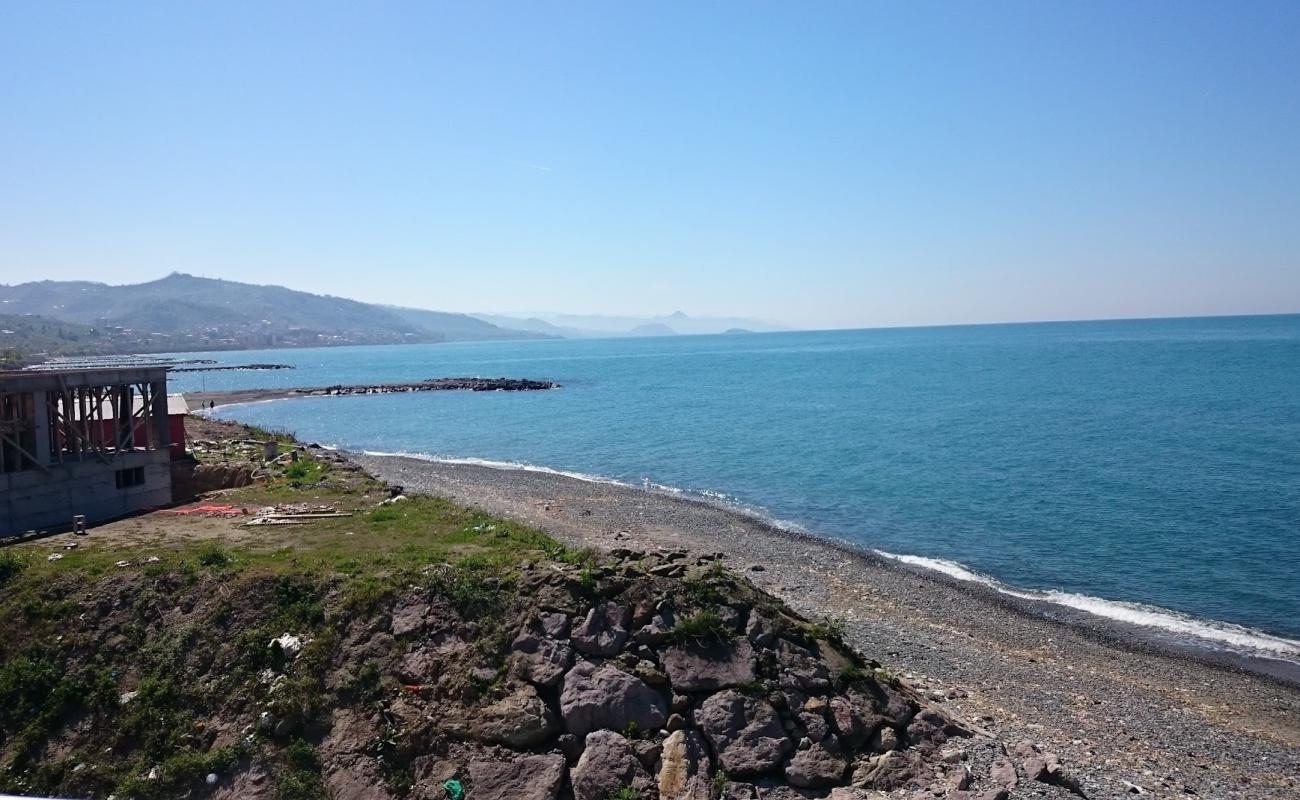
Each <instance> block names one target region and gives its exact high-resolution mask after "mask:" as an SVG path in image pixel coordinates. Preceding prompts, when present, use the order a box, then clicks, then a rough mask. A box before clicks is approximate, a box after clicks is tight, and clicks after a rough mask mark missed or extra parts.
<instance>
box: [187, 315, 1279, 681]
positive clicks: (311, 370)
mask: <svg viewBox="0 0 1300 800" xmlns="http://www.w3.org/2000/svg"><path fill="white" fill-rule="evenodd" d="M180 357H183V358H195V357H206V358H214V359H216V360H218V361H219V362H221V363H223V364H241V363H249V362H277V363H284V364H290V365H292V366H294V367H295V369H293V370H283V371H276V372H211V373H182V374H176V375H174V376H173V378H172V384H173V387H172V391H194V390H200V389H206V390H208V391H212V390H219V389H235V388H252V387H290V386H293V387H300V386H325V385H330V384H338V383H344V384H355V383H380V382H396V381H416V380H422V379H426V378H437V377H455V376H482V377H498V376H508V377H523V378H535V379H550V380H554V381H558V382H559V383H561V384H562V388H560V389H558V390H553V391H543V392H519V393H513V392H488V393H473V392H426V393H411V394H389V395H372V396H353V397H324V398H304V399H290V400H280V401H270V402H261V403H251V404H244V405H234V406H225V407H219V408H217V409H216V410H215V412H214V413H215V415H216V416H218V417H223V418H230V419H236V420H240V421H243V422H248V423H253V424H256V425H260V426H265V427H269V428H275V429H285V430H290V431H293V432H295V433H296V434H297V435H298V436H299V437H301V438H303V439H306V440H309V441H315V442H319V443H322V444H326V445H328V446H334V447H339V448H345V449H349V450H357V451H368V452H372V453H400V454H406V455H417V456H421V457H424V458H429V459H436V460H446V461H453V462H468V463H475V464H488V465H496V466H501V467H505V468H511V469H538V470H550V471H557V472H562V473H565V474H570V475H574V476H577V477H581V478H585V479H588V480H612V481H617V482H621V483H626V484H629V485H632V486H637V487H642V488H647V489H650V490H654V491H666V492H673V493H679V494H681V495H684V496H690V497H695V498H698V499H702V500H706V501H708V502H713V503H718V504H722V505H725V506H729V507H732V508H735V509H737V510H739V511H742V512H744V513H749V514H755V515H759V516H762V517H764V518H766V519H768V520H770V521H772V522H775V523H777V524H780V525H784V526H787V527H790V528H793V529H797V530H801V531H805V532H810V533H814V534H819V535H823V536H826V537H831V538H836V539H841V540H846V541H848V542H851V543H853V544H855V545H858V546H860V547H863V548H866V549H870V550H874V551H877V552H879V553H882V554H885V555H887V556H890V557H892V558H896V559H898V560H900V561H905V562H908V563H910V564H913V565H915V566H919V567H923V568H928V569H933V570H938V571H941V572H944V573H946V574H948V575H949V576H951V577H954V578H957V579H960V580H968V581H974V582H978V583H981V584H984V585H985V586H988V587H991V588H993V589H996V590H998V591H1003V592H1007V593H1009V594H1015V595H1018V596H1021V597H1027V598H1031V599H1035V600H1043V601H1046V602H1048V603H1054V604H1058V605H1060V606H1064V607H1068V608H1070V609H1073V610H1074V612H1072V613H1077V612H1086V613H1088V614H1094V615H1098V616H1100V617H1106V618H1109V619H1112V620H1120V621H1123V622H1128V623H1132V624H1134V625H1137V626H1141V627H1144V628H1147V629H1150V630H1152V631H1158V632H1160V633H1161V634H1163V635H1165V636H1167V637H1173V638H1184V639H1186V640H1187V641H1189V642H1194V643H1196V644H1198V645H1202V646H1207V647H1211V648H1219V649H1223V650H1226V651H1230V652H1233V653H1241V654H1248V655H1252V656H1262V657H1265V658H1274V659H1282V660H1287V661H1293V662H1300V315H1286V316H1256V317H1230V318H1196V319H1158V320H1126V321H1103V322H1062V323H1036V324H1008V325H981V326H954V327H929V328H894V329H878V330H851V331H825V332H792V333H770V334H767V333H764V334H722V335H715V336H676V337H673V336H668V337H655V338H624V339H593V340H570V339H566V340H559V339H557V340H540V341H502V342H474V343H450V344H431V345H406V346H380V347H338V348H320V349H298V350H268V351H259V352H248V351H243V352H219V353H208V354H192V353H191V354H184V355H183V356H180Z"/></svg>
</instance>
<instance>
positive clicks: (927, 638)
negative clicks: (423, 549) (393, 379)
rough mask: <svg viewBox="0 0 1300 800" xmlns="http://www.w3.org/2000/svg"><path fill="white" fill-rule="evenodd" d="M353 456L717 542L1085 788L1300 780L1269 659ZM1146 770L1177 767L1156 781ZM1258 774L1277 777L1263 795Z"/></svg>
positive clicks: (468, 500) (470, 497) (794, 601)
mask: <svg viewBox="0 0 1300 800" xmlns="http://www.w3.org/2000/svg"><path fill="white" fill-rule="evenodd" d="M347 455H348V457H349V458H350V459H351V460H353V461H355V462H356V463H358V464H360V465H361V466H362V467H364V468H365V469H366V470H367V471H370V472H372V473H373V474H375V475H377V476H379V477H381V478H383V479H385V480H387V481H389V482H390V483H395V484H400V485H402V486H404V487H406V489H408V490H410V491H416V492H421V493H428V494H434V495H439V496H443V497H447V498H449V499H452V500H454V501H457V502H460V503H463V504H466V505H471V506H476V507H479V508H482V509H483V510H485V511H488V512H489V513H492V514H495V515H499V516H506V517H511V518H514V519H518V520H520V521H521V522H525V523H527V524H530V525H534V526H537V527H540V528H542V529H544V530H547V531H548V532H549V533H552V534H553V535H555V536H557V537H558V538H561V539H563V540H566V541H568V542H569V543H572V544H576V545H580V546H587V547H593V548H597V549H603V550H610V549H615V548H620V547H623V548H639V549H647V550H653V549H656V548H669V549H686V550H689V551H692V552H709V553H713V552H721V553H723V554H724V556H725V559H724V560H725V562H726V563H728V564H729V566H731V567H732V568H734V569H736V570H738V571H740V572H742V573H743V574H745V575H746V576H747V577H748V578H750V579H751V580H753V581H754V582H755V583H756V584H758V585H759V586H760V587H761V588H763V589H765V590H767V591H769V592H772V593H773V594H775V595H777V596H778V597H780V598H781V599H783V600H785V601H786V602H788V603H790V604H791V605H792V606H793V607H794V608H796V610H798V611H800V612H801V613H803V614H805V615H806V616H808V617H809V618H810V619H821V618H823V617H833V618H837V619H843V620H844V623H845V628H846V633H847V635H848V636H849V638H850V640H851V641H852V643H853V644H854V645H856V646H858V647H859V648H861V649H862V650H863V651H864V652H865V653H867V654H868V655H869V656H872V657H874V658H877V659H878V660H879V661H881V662H882V663H884V664H885V665H886V666H887V667H889V668H890V669H897V670H899V671H900V672H905V677H907V678H908V680H909V681H911V682H913V683H914V684H915V685H917V686H918V687H919V688H922V689H924V690H926V691H929V692H933V693H935V697H936V698H938V699H940V700H941V701H942V702H945V703H947V704H949V705H951V706H953V707H954V709H955V710H956V711H957V712H958V713H960V714H963V715H965V716H966V717H968V718H971V719H977V720H980V721H981V724H986V725H989V726H990V727H992V728H996V729H998V730H999V731H1000V734H1001V735H1003V736H1012V737H1021V738H1031V739H1034V740H1041V741H1047V742H1049V743H1050V744H1051V746H1052V747H1054V748H1055V749H1056V750H1057V751H1059V752H1062V753H1063V754H1069V756H1070V758H1071V760H1076V761H1079V762H1085V763H1089V764H1090V765H1092V766H1093V767H1094V768H1095V769H1097V770H1098V774H1099V775H1102V776H1107V775H1108V776H1110V777H1109V778H1108V779H1107V781H1106V782H1107V784H1108V785H1106V786H1104V787H1103V786H1096V787H1091V788H1093V789H1094V790H1095V791H1090V792H1089V793H1088V796H1089V797H1094V796H1121V795H1122V794H1124V793H1125V792H1126V791H1127V789H1123V788H1117V787H1122V786H1123V785H1124V782H1125V781H1127V782H1129V783H1133V784H1136V785H1140V786H1142V787H1143V788H1144V789H1146V790H1147V791H1153V792H1156V793H1157V794H1160V793H1163V790H1161V787H1162V786H1166V785H1167V787H1169V788H1168V789H1167V790H1168V791H1170V794H1171V796H1173V795H1174V794H1179V793H1180V792H1181V790H1182V789H1181V788H1179V789H1178V791H1173V787H1174V784H1177V783H1180V782H1182V783H1183V787H1184V788H1193V791H1195V792H1197V793H1200V794H1202V795H1205V794H1207V793H1208V795H1209V796H1214V797H1220V796H1234V795H1239V794H1240V791H1239V788H1240V787H1242V786H1243V785H1245V786H1249V785H1251V784H1254V788H1253V789H1251V790H1248V791H1247V792H1246V793H1245V794H1243V795H1241V796H1250V797H1284V796H1289V795H1292V794H1293V792H1294V791H1296V790H1297V789H1298V788H1300V787H1297V786H1296V784H1295V783H1294V782H1293V778H1294V776H1295V775H1300V680H1297V677H1296V676H1297V674H1300V673H1291V672H1290V671H1289V670H1285V669H1284V670H1282V671H1281V672H1280V673H1279V672H1277V671H1276V670H1270V669H1268V668H1267V666H1268V665H1266V664H1262V663H1261V662H1263V661H1265V660H1264V659H1249V658H1244V657H1240V658H1239V657H1232V656H1230V655H1229V654H1225V653H1219V652H1213V651H1206V652H1196V651H1195V648H1187V647H1176V646H1173V645H1172V644H1168V643H1162V642H1160V641H1149V640H1148V641H1143V639H1148V638H1149V637H1142V636H1134V635H1133V634H1134V628H1136V627H1137V626H1134V625H1131V624H1127V623H1120V622H1118V621H1114V620H1108V619H1106V618H1103V617H1099V616H1095V615H1093V614H1090V613H1088V612H1084V611H1080V610H1075V609H1070V608H1067V607H1065V606H1060V605H1056V604H1052V603H1048V602H1046V601H1031V600H1026V599H1023V598H1019V597H1015V596H1012V595H1007V594H1003V593H1002V592H999V591H997V590H996V589H994V588H992V587H989V586H984V585H982V584H978V583H973V582H969V581H961V580H958V579H956V578H953V577H951V576H948V575H944V574H942V573H939V572H936V571H933V570H929V569H924V568H921V567H917V566H913V565H909V564H904V563H900V562H897V561H895V560H892V559H889V558H887V557H886V556H883V555H879V554H876V553H874V552H870V551H865V550H863V549H862V548H860V547H857V546H854V545H852V544H850V543H847V542H842V541H837V540H834V539H829V538H823V537H819V536H817V535H815V534H811V533H806V532H801V531H793V530H788V529H784V528H780V527H778V526H777V525H775V524H773V523H771V522H768V521H766V520H762V519H758V518H755V517H753V516H750V515H747V514H745V513H744V512H743V511H740V510H736V509H728V508H724V507H721V506H719V505H715V504H711V503H708V502H707V501H705V500H702V499H696V498H693V497H689V496H679V495H674V494H670V493H668V492H658V491H651V492H646V491H644V490H642V489H639V488H634V487H629V486H627V485H625V484H620V483H615V482H593V481H588V480H583V479H582V478H579V477H574V476H569V475H565V474H561V473H558V472H555V471H540V470H527V469H510V468H501V467H492V466H485V465H480V464H466V463H447V462H438V461H431V460H426V459H420V458H412V457H409V456H397V455H366V454H353V453H349V454H347ZM1280 663H1282V664H1286V663H1287V662H1280ZM1261 666H1263V667H1264V668H1263V669H1261ZM1044 712H1046V713H1044ZM1043 723H1050V724H1046V725H1044V724H1043ZM1119 734H1123V735H1119ZM1152 765H1160V768H1164V769H1168V770H1171V771H1170V772H1168V773H1167V774H1166V773H1161V774H1160V775H1155V774H1154V772H1155V770H1153V769H1152ZM1261 770H1264V772H1265V773H1266V774H1263V775H1262V774H1261ZM1275 770H1280V771H1275ZM1148 773H1152V774H1148ZM1193 776H1195V777H1196V778H1197V780H1195V781H1192V782H1188V781H1189V780H1190V779H1191V778H1192V777H1193ZM1153 778H1154V779H1153ZM1260 780H1264V782H1265V783H1267V784H1269V785H1270V786H1272V787H1274V788H1273V789H1270V790H1265V791H1264V792H1263V793H1260V792H1259V791H1258V790H1259V789H1262V788H1263V787H1262V786H1260V785H1259V781H1260ZM1206 781H1208V784H1207V782H1206ZM1194 784H1195V785H1196V787H1199V788H1194V786H1193V785H1194ZM1282 787H1285V788H1282ZM1275 791H1276V793H1274V792H1275Z"/></svg>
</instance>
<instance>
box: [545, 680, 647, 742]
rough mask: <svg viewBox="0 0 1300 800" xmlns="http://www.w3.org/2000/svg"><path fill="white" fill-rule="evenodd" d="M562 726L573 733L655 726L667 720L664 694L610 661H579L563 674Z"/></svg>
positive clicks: (561, 694)
mask: <svg viewBox="0 0 1300 800" xmlns="http://www.w3.org/2000/svg"><path fill="white" fill-rule="evenodd" d="M560 715H561V716H562V717H563V718H564V727H565V728H566V729H567V730H568V731H569V733H572V734H574V735H575V736H578V737H582V736H586V735H587V734H588V733H589V732H591V731H594V730H598V729H600V728H608V729H610V730H617V731H622V730H627V728H628V726H629V725H636V727H637V728H638V729H639V730H643V731H652V730H658V729H659V728H660V727H662V726H663V724H664V723H665V722H667V720H668V712H667V708H666V704H665V703H664V699H663V696H662V695H660V694H659V693H658V692H656V691H655V690H653V689H651V688H650V687H649V686H648V685H646V683H645V681H643V680H641V679H640V678H638V677H636V676H634V675H629V674H628V673H626V672H624V671H623V670H621V669H619V668H617V667H615V666H614V665H612V664H603V665H601V666H596V665H594V664H592V663H590V662H586V661H584V662H581V663H579V664H578V665H577V666H575V667H574V668H573V669H571V670H569V672H568V674H567V675H565V676H564V688H563V690H561V692H560Z"/></svg>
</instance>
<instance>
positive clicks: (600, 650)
mask: <svg viewBox="0 0 1300 800" xmlns="http://www.w3.org/2000/svg"><path fill="white" fill-rule="evenodd" d="M631 619H632V614H631V612H630V611H628V609H627V608H626V607H625V606H621V605H619V604H618V603H612V602H610V603H605V604H603V605H598V606H596V607H594V608H592V609H591V611H589V612H587V616H586V618H585V619H583V621H582V622H581V623H580V624H579V625H578V626H577V627H575V628H574V629H573V630H572V631H570V633H569V639H570V640H571V641H572V642H573V646H574V647H575V648H576V649H577V650H578V651H579V652H581V653H586V654H587V655H589V656H601V657H605V658H608V657H609V656H614V655H618V652H619V651H620V650H622V649H623V644H624V643H625V642H626V641H627V636H628V632H627V626H628V624H629V623H630V622H631Z"/></svg>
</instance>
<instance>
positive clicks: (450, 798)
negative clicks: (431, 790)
mask: <svg viewBox="0 0 1300 800" xmlns="http://www.w3.org/2000/svg"><path fill="white" fill-rule="evenodd" d="M442 790H443V791H444V792H446V793H447V800H465V787H463V786H461V785H460V781H458V780H455V779H452V780H448V781H444V782H443V784H442Z"/></svg>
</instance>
